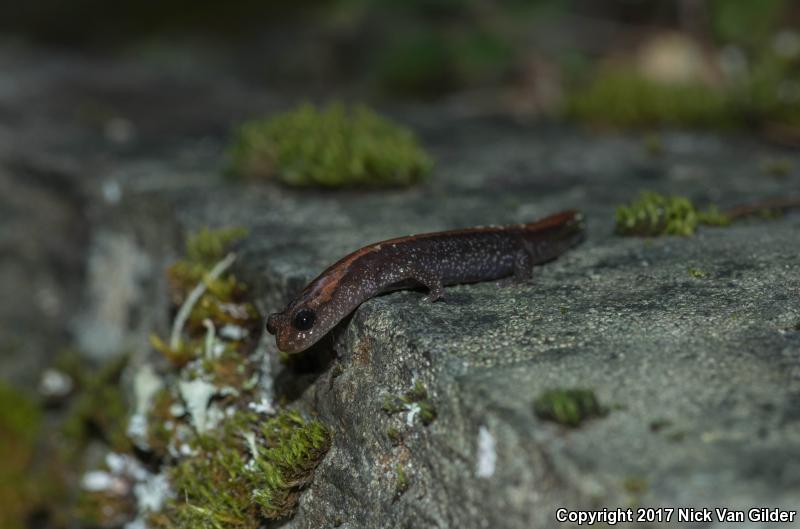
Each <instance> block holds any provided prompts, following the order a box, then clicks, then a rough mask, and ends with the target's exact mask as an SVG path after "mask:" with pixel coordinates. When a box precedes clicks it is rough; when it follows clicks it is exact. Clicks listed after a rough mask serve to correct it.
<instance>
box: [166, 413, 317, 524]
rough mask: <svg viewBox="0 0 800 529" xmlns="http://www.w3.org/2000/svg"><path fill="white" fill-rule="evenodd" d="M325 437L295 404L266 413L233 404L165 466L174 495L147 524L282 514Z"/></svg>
mask: <svg viewBox="0 0 800 529" xmlns="http://www.w3.org/2000/svg"><path fill="white" fill-rule="evenodd" d="M330 442H331V434H330V432H329V431H328V430H327V428H325V427H324V426H323V425H322V424H321V423H320V422H318V421H306V420H304V419H303V418H302V417H301V416H300V415H299V414H298V413H296V412H290V411H283V412H281V413H280V414H279V415H277V416H276V417H273V418H271V419H268V420H266V421H264V420H262V419H261V418H260V417H259V416H258V415H256V414H253V413H249V412H238V413H236V414H234V415H233V416H232V417H230V418H228V419H227V420H226V421H225V422H224V423H223V425H222V426H221V427H220V428H219V429H218V431H217V432H216V433H211V434H208V435H205V436H202V437H198V438H197V439H196V441H195V443H194V444H195V449H196V454H195V455H193V456H191V457H188V458H187V459H184V460H183V461H181V462H180V463H179V464H178V465H176V466H175V467H173V468H172V469H170V471H169V472H170V477H171V480H172V484H173V487H174V489H175V490H176V493H177V496H176V499H174V500H172V501H171V502H169V504H168V505H167V507H166V508H165V509H164V510H163V511H162V512H160V513H156V514H155V515H153V516H152V517H151V524H153V525H155V526H159V527H176V526H177V527H198V528H209V529H211V528H213V529H221V528H222V527H235V528H242V529H255V528H256V527H259V526H261V524H262V521H263V519H279V518H284V517H286V516H289V515H290V514H291V513H292V512H293V511H294V508H295V506H296V505H297V500H298V498H299V494H300V491H301V489H302V488H303V487H304V486H305V485H307V484H308V483H309V482H310V481H311V477H312V475H313V472H314V469H315V468H316V466H317V465H318V464H319V462H320V461H321V460H322V458H323V456H324V455H325V453H326V452H327V451H328V448H329V446H330Z"/></svg>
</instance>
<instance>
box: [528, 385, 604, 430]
mask: <svg viewBox="0 0 800 529" xmlns="http://www.w3.org/2000/svg"><path fill="white" fill-rule="evenodd" d="M533 409H534V411H535V413H536V415H537V416H538V417H539V418H540V419H543V420H548V421H553V422H557V423H558V424H563V425H565V426H571V427H575V426H579V425H580V424H581V423H582V422H584V421H585V420H587V419H591V418H593V417H603V416H605V415H606V414H607V413H608V412H607V410H606V409H605V408H603V407H602V406H601V405H600V403H599V401H598V400H597V397H596V396H595V393H594V391H592V390H590V389H552V390H547V391H545V392H544V393H542V394H541V395H540V396H539V397H538V398H537V399H536V401H535V402H534V404H533Z"/></svg>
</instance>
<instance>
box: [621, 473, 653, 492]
mask: <svg viewBox="0 0 800 529" xmlns="http://www.w3.org/2000/svg"><path fill="white" fill-rule="evenodd" d="M622 486H623V487H624V488H625V490H626V491H628V492H629V493H631V494H636V495H640V494H643V493H644V492H646V491H647V480H646V479H644V478H641V477H638V476H628V477H627V478H625V481H623V482H622Z"/></svg>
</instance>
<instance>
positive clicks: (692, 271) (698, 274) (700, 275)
mask: <svg viewBox="0 0 800 529" xmlns="http://www.w3.org/2000/svg"><path fill="white" fill-rule="evenodd" d="M687 272H688V273H689V276H690V277H693V278H695V279H704V278H706V277H708V272H706V271H704V270H700V269H699V268H692V267H689V268H688V269H687Z"/></svg>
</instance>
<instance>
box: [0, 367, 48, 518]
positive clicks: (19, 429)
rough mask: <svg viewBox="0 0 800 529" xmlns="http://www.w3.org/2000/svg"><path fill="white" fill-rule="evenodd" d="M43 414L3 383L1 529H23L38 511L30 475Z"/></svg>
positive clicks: (0, 392)
mask: <svg viewBox="0 0 800 529" xmlns="http://www.w3.org/2000/svg"><path fill="white" fill-rule="evenodd" d="M40 421H41V412H40V410H39V407H38V406H37V404H36V403H35V402H34V401H32V400H30V399H29V398H27V397H26V396H25V395H23V394H22V393H20V392H19V391H17V390H15V389H13V388H11V387H9V386H6V385H5V384H2V383H0V527H3V528H4V529H22V528H24V527H27V518H28V516H29V515H30V514H31V513H32V512H33V511H34V510H35V509H36V508H37V507H38V505H39V504H38V501H37V497H38V490H37V487H36V484H35V483H34V481H33V478H32V477H31V474H30V467H31V464H32V462H33V458H34V450H35V444H36V437H37V435H38V432H39V426H40Z"/></svg>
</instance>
